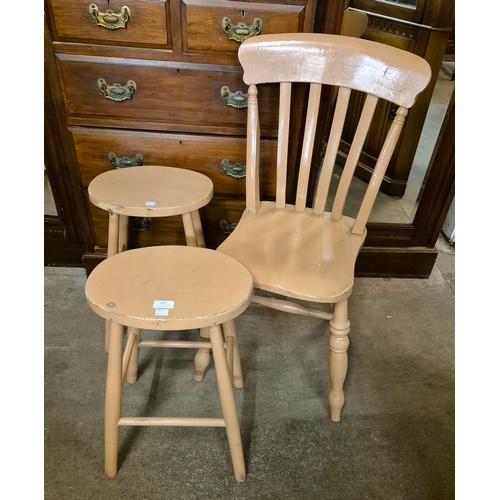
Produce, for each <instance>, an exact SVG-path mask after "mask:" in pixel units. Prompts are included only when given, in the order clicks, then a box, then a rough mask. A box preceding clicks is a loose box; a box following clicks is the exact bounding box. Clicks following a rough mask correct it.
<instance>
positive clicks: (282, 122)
mask: <svg viewBox="0 0 500 500" xmlns="http://www.w3.org/2000/svg"><path fill="white" fill-rule="evenodd" d="M291 96H292V84H291V83H290V82H282V83H280V107H279V124H278V129H279V130H278V152H277V172H276V208H285V204H286V173H287V172H286V171H287V167H288V137H289V132H290V102H291Z"/></svg>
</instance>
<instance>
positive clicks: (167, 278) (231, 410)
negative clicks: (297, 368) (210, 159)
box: [85, 245, 253, 481]
mask: <svg viewBox="0 0 500 500" xmlns="http://www.w3.org/2000/svg"><path fill="white" fill-rule="evenodd" d="M252 292H253V284H252V276H251V274H250V272H249V271H248V270H247V268H246V267H245V266H243V265H242V264H241V263H239V262H238V261H236V260H235V259H233V258H232V257H229V256H228V255H225V254H223V253H221V252H217V251H216V250H209V249H206V248H196V247H188V246H177V245H168V246H155V247H146V248H139V249H134V250H128V251H127V252H123V253H119V254H116V255H115V256H113V257H110V258H108V259H106V260H104V261H102V262H101V263H100V264H98V265H97V266H96V267H95V269H94V270H93V271H92V272H91V274H90V276H89V278H88V280H87V284H86V287H85V293H86V296H87V301H88V304H89V306H90V308H91V309H92V310H93V311H94V312H95V313H96V314H98V315H99V316H101V317H102V318H104V319H106V320H109V321H110V324H111V329H110V344H109V351H108V368H107V378H106V398H105V418H104V449H105V460H104V461H105V473H106V475H107V476H109V477H114V476H115V475H116V473H117V467H118V440H119V427H120V426H127V425H133V426H142V425H147V426H203V427H225V428H226V432H227V437H228V441H229V449H230V452H231V459H232V464H233V471H234V476H235V478H236V480H237V481H244V479H245V476H246V472H245V462H244V458H243V450H242V445H241V435H240V428H239V423H238V414H237V409H236V401H235V397H234V389H233V384H234V381H235V380H236V379H239V380H241V379H242V376H241V364H240V357H239V352H238V343H237V340H236V334H235V328H234V318H236V317H237V316H238V315H240V314H241V313H242V312H243V311H245V309H246V308H247V307H248V305H249V304H250V300H251V296H252ZM221 326H222V328H221ZM124 327H128V335H127V342H126V345H125V347H124V348H123V337H124ZM198 328H207V329H208V331H209V342H208V348H209V349H211V351H212V353H213V358H214V365H215V372H216V378H217V385H218V390H219V397H220V402H221V406H222V415H223V417H222V418H186V417H182V418H181V417H174V418H168V417H154V416H153V417H152V416H149V417H148V416H142V417H139V416H132V417H126V416H122V415H121V402H122V386H123V383H124V381H125V378H127V379H128V381H129V383H134V382H135V381H136V380H137V367H138V356H139V350H140V349H142V348H144V347H175V348H177V347H180V348H182V347H187V348H195V349H199V348H207V342H197V341H189V340H186V341H182V340H143V339H141V332H140V330H141V329H142V330H161V331H182V330H191V329H198Z"/></svg>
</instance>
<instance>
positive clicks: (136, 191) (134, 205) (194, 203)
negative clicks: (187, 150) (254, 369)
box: [88, 165, 213, 357]
mask: <svg viewBox="0 0 500 500" xmlns="http://www.w3.org/2000/svg"><path fill="white" fill-rule="evenodd" d="M88 194H89V199H90V201H91V202H92V203H93V204H94V205H95V206H97V207H99V208H102V209H103V210H106V211H107V212H109V224H108V253H107V256H108V257H112V256H113V255H116V254H117V253H121V252H123V251H125V250H127V248H128V229H129V217H131V216H134V217H147V218H149V217H172V216H181V217H182V223H183V227H184V234H185V236H186V244H187V245H188V246H198V247H205V238H204V235H203V229H202V226H201V220H200V213H199V209H200V208H201V207H203V206H205V205H206V204H207V203H209V202H210V200H211V199H212V197H213V183H212V181H211V180H210V179H209V178H208V177H207V176H206V175H203V174H201V173H199V172H194V171H192V170H189V169H183V168H174V167H166V166H159V165H144V166H139V167H128V168H118V169H113V170H109V171H107V172H104V173H102V174H99V175H98V176H97V177H95V178H94V179H93V180H92V181H91V182H90V184H89V187H88ZM109 328H110V325H109V322H106V328H105V349H106V352H107V351H108V347H109ZM202 335H203V336H204V337H207V336H208V331H204V332H203V333H202ZM200 352H201V353H202V352H203V351H200ZM200 356H202V354H200ZM200 356H198V357H200Z"/></svg>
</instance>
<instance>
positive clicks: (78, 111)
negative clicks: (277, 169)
mask: <svg viewBox="0 0 500 500" xmlns="http://www.w3.org/2000/svg"><path fill="white" fill-rule="evenodd" d="M320 3H321V2H320ZM316 6H317V2H316V0H264V1H257V2H247V1H232V0H168V1H164V0H131V1H129V0H127V1H126V2H123V3H122V2H121V1H120V2H118V1H116V0H110V1H107V0H95V2H89V1H84V0H72V1H70V2H68V1H67V0H47V1H46V2H45V14H46V21H47V34H46V37H47V40H46V44H47V47H46V74H47V73H48V75H47V76H48V78H49V80H50V86H51V87H53V88H54V92H56V93H57V96H56V99H55V101H56V104H55V105H56V107H57V105H58V104H59V108H58V109H57V114H58V118H59V121H60V126H61V129H62V130H61V134H62V136H63V142H64V144H61V146H62V147H65V148H66V150H65V151H66V162H67V168H68V172H71V174H70V177H71V179H72V187H71V188H70V189H73V190H74V198H75V205H74V206H73V207H72V209H73V210H75V212H77V213H78V214H79V215H80V220H81V233H82V238H83V241H84V245H85V252H84V255H83V262H84V265H85V267H86V268H87V269H90V268H92V267H93V266H94V265H95V264H96V263H97V262H98V261H99V259H100V258H103V257H104V256H105V254H106V251H107V249H106V244H107V237H106V234H107V213H105V212H104V211H102V210H99V209H98V208H96V207H94V206H93V205H92V204H91V203H90V202H89V200H88V196H87V187H88V185H89V183H90V181H91V180H92V179H93V178H94V177H95V176H96V175H98V174H100V173H102V172H104V171H106V170H109V169H112V168H135V167H134V166H133V165H136V164H146V165H148V164H149V165H153V164H158V165H166V166H173V167H180V168H189V169H193V170H197V171H200V172H202V173H204V174H205V175H208V176H209V177H210V178H211V179H212V181H213V182H214V198H213V200H212V202H211V203H210V206H207V207H205V208H203V209H202V210H201V211H200V214H201V217H202V222H203V225H204V230H205V238H206V242H207V245H208V246H210V247H212V248H215V247H216V246H217V245H219V244H220V243H221V242H222V241H223V240H224V238H226V237H227V234H228V232H230V231H231V228H232V227H233V225H234V224H235V223H237V222H238V220H239V217H240V215H241V213H242V211H243V209H244V191H245V179H244V175H245V165H244V162H245V135H246V90H247V89H246V86H245V84H244V82H243V80H242V69H241V67H240V65H239V62H238V58H237V51H238V47H239V45H240V43H241V41H242V40H243V39H244V38H245V37H247V36H258V34H259V33H280V32H281V33H282V32H299V31H313V29H314V19H315V17H314V16H315V14H316ZM277 90H278V89H277V87H276V86H273V85H268V86H266V87H265V88H263V89H262V92H261V93H260V95H259V98H260V102H261V106H262V107H263V109H266V113H265V115H263V116H262V122H261V129H262V132H263V135H264V136H265V137H266V139H265V140H264V142H263V145H262V160H261V161H262V164H263V165H264V166H265V165H266V164H269V175H268V176H267V177H266V175H264V176H263V194H264V196H265V194H266V192H268V193H270V192H271V190H272V189H273V187H274V183H275V179H274V177H273V176H274V175H275V174H274V172H273V169H272V166H273V163H275V161H276V158H275V154H276V153H275V149H274V148H273V147H272V146H273V144H274V141H275V135H276V132H275V130H276V125H277V119H278V111H277V104H276V102H275V100H274V97H275V95H276V93H277ZM302 98H303V97H302V96H300V95H297V96H296V103H295V104H296V114H295V116H294V118H293V122H294V127H293V130H292V134H295V139H297V137H298V134H300V123H301V120H302V117H301V100H302ZM291 142H294V143H298V140H295V141H294V138H293V136H292V141H291ZM292 149H293V148H292ZM292 154H293V151H292ZM291 165H292V167H291V172H290V175H291V177H293V176H294V167H293V165H294V161H293V157H292V163H291ZM169 219H170V220H169ZM169 219H165V220H160V219H153V220H150V221H147V223H144V221H142V223H140V224H139V223H138V224H136V225H134V223H133V222H132V224H131V233H132V234H131V236H130V239H131V246H144V245H158V244H175V243H176V244H184V243H185V241H184V236H183V232H182V223H181V219H180V217H179V218H178V219H179V220H177V219H176V218H175V217H173V218H169ZM139 222H141V221H139Z"/></svg>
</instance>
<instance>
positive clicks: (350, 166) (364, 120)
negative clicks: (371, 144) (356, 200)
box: [332, 94, 378, 220]
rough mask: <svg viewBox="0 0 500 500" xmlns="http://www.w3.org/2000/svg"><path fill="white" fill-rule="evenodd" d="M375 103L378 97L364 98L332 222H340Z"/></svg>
mask: <svg viewBox="0 0 500 500" xmlns="http://www.w3.org/2000/svg"><path fill="white" fill-rule="evenodd" d="M377 102H378V97H376V96H374V95H371V94H368V95H367V96H366V100H365V104H364V106H363V110H362V111H361V117H360V119H359V122H358V127H357V128H356V133H355V134H354V139H353V141H352V144H351V148H350V150H349V154H348V156H347V160H346V162H345V165H344V169H343V172H342V175H341V176H340V182H339V185H338V188H337V193H336V194H335V200H334V202H333V208H332V218H333V219H334V220H340V218H341V217H342V213H343V212H344V205H345V202H346V198H347V193H348V191H349V186H350V185H351V181H352V178H353V176H354V171H355V170H356V165H357V163H358V160H359V156H360V154H361V150H362V148H363V144H364V142H365V139H366V136H367V135H368V130H369V129H370V124H371V121H372V118H373V114H374V113H375V108H376V106H377Z"/></svg>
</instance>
